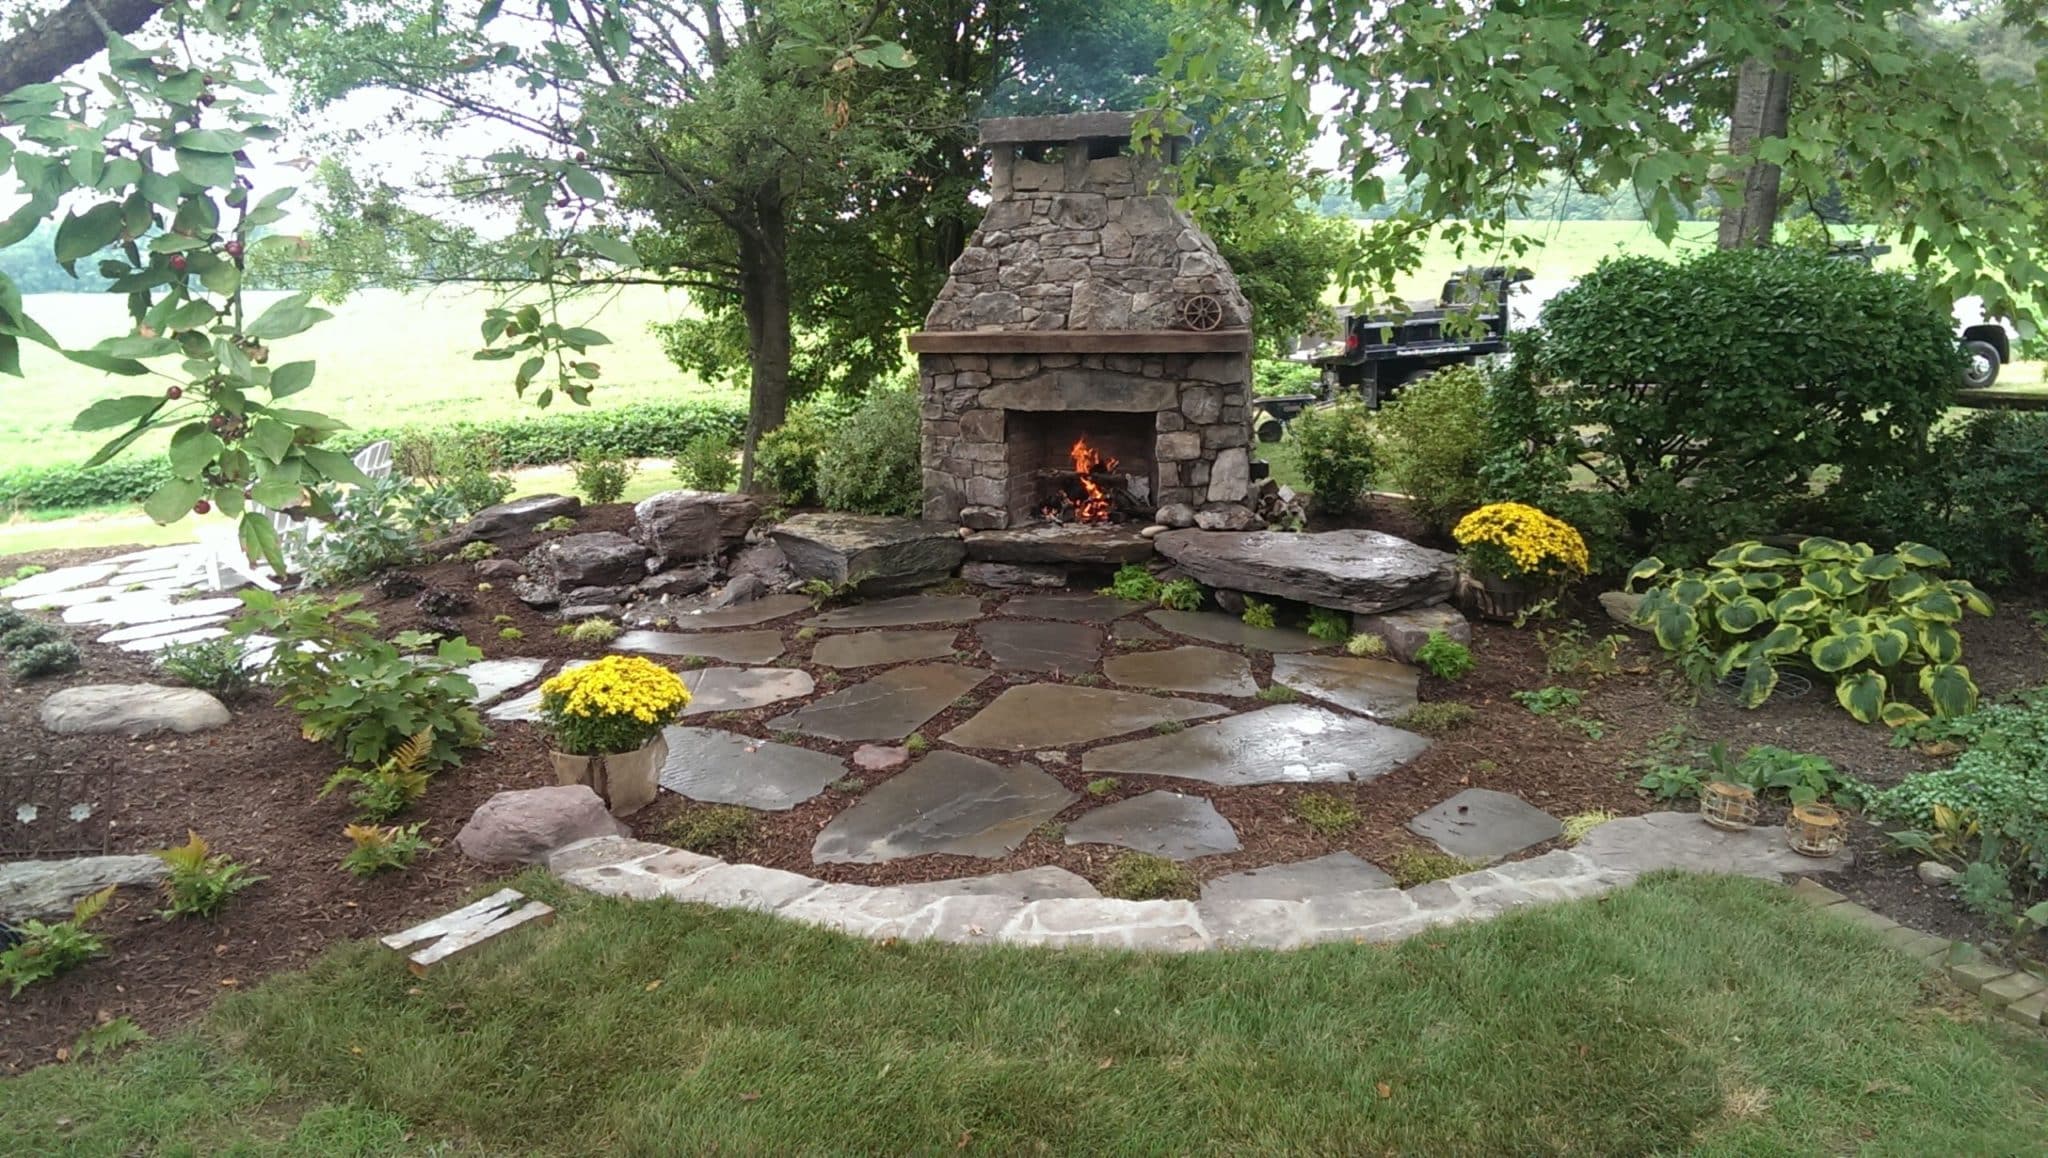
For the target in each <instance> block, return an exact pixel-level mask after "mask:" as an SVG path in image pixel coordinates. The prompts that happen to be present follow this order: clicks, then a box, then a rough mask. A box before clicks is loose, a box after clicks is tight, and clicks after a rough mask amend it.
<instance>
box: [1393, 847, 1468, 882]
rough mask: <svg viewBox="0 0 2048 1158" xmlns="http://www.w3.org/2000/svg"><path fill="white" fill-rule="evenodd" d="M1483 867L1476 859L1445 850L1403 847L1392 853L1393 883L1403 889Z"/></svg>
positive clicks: (1461, 874) (1460, 874)
mask: <svg viewBox="0 0 2048 1158" xmlns="http://www.w3.org/2000/svg"><path fill="white" fill-rule="evenodd" d="M1482 867H1484V866H1483V865H1481V864H1480V863H1479V862H1478V861H1476V860H1466V859H1465V858H1464V857H1461V856H1452V855H1451V854H1450V853H1447V852H1427V851H1424V850H1423V849H1419V848H1404V849H1402V850H1401V851H1400V852H1397V853H1395V854H1394V864H1393V872H1392V873H1391V874H1390V875H1391V876H1393V878H1394V883H1395V884H1397V885H1399V886H1401V887H1402V888H1404V889H1412V888H1414V887H1415V886H1416V885H1426V884H1428V883H1429V882H1431V881H1440V880H1443V879H1445V878H1446V877H1455V876H1463V875H1464V874H1466V873H1469V872H1477V871H1479V869H1481V868H1482Z"/></svg>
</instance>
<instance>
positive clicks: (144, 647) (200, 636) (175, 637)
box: [120, 627, 227, 654]
mask: <svg viewBox="0 0 2048 1158" xmlns="http://www.w3.org/2000/svg"><path fill="white" fill-rule="evenodd" d="M225 635H227V630H226V629H225V628H220V627H201V628H195V629H193V630H189V631H179V632H173V633H172V634H170V635H152V636H150V637H149V638H148V639H131V640H129V641H128V642H127V643H124V644H121V645H120V648H121V650H122V651H138V652H145V653H150V654H154V653H156V652H159V651H164V650H166V649H168V648H173V647H177V646H179V645H180V644H186V643H204V642H206V641H207V640H209V639H220V638H221V637H223V636H225Z"/></svg>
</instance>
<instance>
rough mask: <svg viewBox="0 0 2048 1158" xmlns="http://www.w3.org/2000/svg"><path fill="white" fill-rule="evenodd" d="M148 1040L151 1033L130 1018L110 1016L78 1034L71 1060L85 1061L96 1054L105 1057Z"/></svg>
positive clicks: (103, 1014)
mask: <svg viewBox="0 0 2048 1158" xmlns="http://www.w3.org/2000/svg"><path fill="white" fill-rule="evenodd" d="M100 1016H101V1017H102V1018H106V1016H107V1015H106V1014H105V1013H101V1014H100ZM148 1040H149V1034H148V1033H146V1032H144V1030H143V1028H142V1027H141V1026H139V1025H137V1024H135V1023H134V1022H133V1021H131V1020H129V1019H128V1018H125V1017H115V1018H110V1019H107V1020H103V1021H101V1022H99V1023H98V1024H97V1025H94V1026H93V1027H92V1028H91V1029H88V1030H86V1031H85V1032H84V1033H81V1034H79V1035H78V1038H77V1039H76V1040H75V1041H73V1042H72V1043H71V1060H72V1061H75V1062H76V1061H84V1060H85V1059H86V1058H89V1057H93V1056H95V1055H98V1056H102V1057H104V1056H107V1055H111V1054H115V1053H119V1052H120V1051H122V1050H124V1049H126V1048H128V1047H129V1046H131V1045H141V1044H142V1043H143V1042H145V1041H148Z"/></svg>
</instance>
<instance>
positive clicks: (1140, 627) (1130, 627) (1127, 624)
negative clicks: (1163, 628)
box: [1109, 619, 1166, 643]
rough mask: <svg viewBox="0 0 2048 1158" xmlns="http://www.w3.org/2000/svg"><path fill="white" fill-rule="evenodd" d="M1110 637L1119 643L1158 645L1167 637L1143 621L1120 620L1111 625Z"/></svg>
mask: <svg viewBox="0 0 2048 1158" xmlns="http://www.w3.org/2000/svg"><path fill="white" fill-rule="evenodd" d="M1109 637H1110V638H1111V639H1114V640H1116V641H1117V642H1118V643H1157V642H1159V641H1160V640H1162V639H1165V638H1166V636H1165V635H1164V634H1162V633H1160V632H1159V631H1156V630H1154V629H1153V627H1152V625H1151V624H1149V623H1146V622H1145V621H1144V620H1142V619H1119V620H1117V621H1116V622H1115V623H1112V624H1110V625H1109Z"/></svg>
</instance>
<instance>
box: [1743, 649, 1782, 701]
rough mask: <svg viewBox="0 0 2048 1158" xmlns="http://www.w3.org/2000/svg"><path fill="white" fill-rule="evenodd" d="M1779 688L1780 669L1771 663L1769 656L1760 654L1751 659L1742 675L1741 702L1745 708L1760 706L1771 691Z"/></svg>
mask: <svg viewBox="0 0 2048 1158" xmlns="http://www.w3.org/2000/svg"><path fill="white" fill-rule="evenodd" d="M1777 690H1778V669H1777V668H1776V667H1774V666H1773V665H1772V664H1771V660H1770V657H1769V656H1760V657H1758V658H1756V659H1753V660H1750V661H1749V667H1748V668H1747V669H1746V670H1745V672H1744V674H1743V677H1742V697H1741V701H1740V702H1741V704H1742V706H1743V707H1745V708H1760V707H1762V706H1763V703H1764V701H1765V700H1768V699H1770V698H1771V693H1772V692H1774V691H1777Z"/></svg>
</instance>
